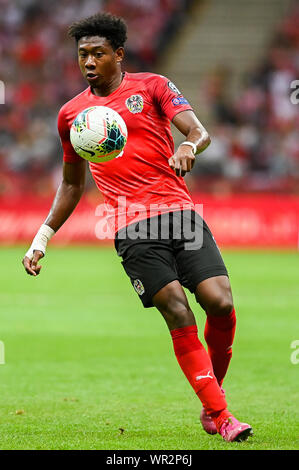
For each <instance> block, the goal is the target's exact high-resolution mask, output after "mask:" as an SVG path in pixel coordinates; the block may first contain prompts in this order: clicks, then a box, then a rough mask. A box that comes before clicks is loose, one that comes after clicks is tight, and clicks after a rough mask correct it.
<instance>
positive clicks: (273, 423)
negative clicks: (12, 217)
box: [0, 246, 299, 450]
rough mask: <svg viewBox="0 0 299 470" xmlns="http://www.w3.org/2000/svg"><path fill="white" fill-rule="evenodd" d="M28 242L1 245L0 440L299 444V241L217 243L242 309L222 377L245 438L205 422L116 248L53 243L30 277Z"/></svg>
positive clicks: (52, 444) (18, 445)
mask: <svg viewBox="0 0 299 470" xmlns="http://www.w3.org/2000/svg"><path fill="white" fill-rule="evenodd" d="M23 254H24V248H22V247H17V248H15V247H13V248H1V250H0V258H1V272H0V340H1V341H3V343H4V346H5V364H3V365H0V397H1V399H0V429H1V440H0V448H1V449H108V450H109V449H114V450H116V449H149V450H153V449H154V450H164V449H165V450H181V449H182V450H191V449H299V444H298V443H299V426H298V422H299V419H298V418H299V416H298V403H299V396H298V385H299V381H298V377H299V364H293V363H292V362H291V359H290V358H291V354H292V352H293V350H292V349H291V343H292V342H293V341H294V340H299V331H298V309H299V307H298V306H299V288H298V285H299V269H298V261H299V260H298V257H299V254H298V253H296V252H274V251H273V252H270V251H268V252H262V251H250V252H241V251H238V252H237V251H224V252H223V256H224V259H225V262H226V264H227V267H228V269H229V271H230V276H231V282H232V286H233V293H234V299H235V305H236V310H237V316H238V327H237V334H236V340H235V345H234V350H233V359H232V362H231V367H230V369H229V373H228V375H227V378H226V381H225V389H226V393H227V399H228V403H229V408H230V410H231V411H232V412H233V413H234V414H235V415H236V416H237V417H238V418H239V419H240V420H244V421H247V422H250V424H252V426H253V429H254V433H255V434H254V437H252V438H251V439H250V440H248V441H247V442H244V443H241V444H238V443H232V444H228V443H225V442H224V441H223V440H222V438H221V437H220V436H219V435H217V436H209V435H207V434H206V433H205V432H204V431H203V430H202V428H201V426H200V424H199V419H198V417H199V412H200V408H201V406H200V402H199V400H198V399H197V397H196V396H195V395H194V393H193V390H192V389H191V387H190V385H189V383H188V382H187V381H186V379H185V377H184V376H183V374H182V372H181V370H180V368H179V366H178V364H177V362H176V359H175V356H174V354H173V350H172V343H171V339H170V335H169V333H168V330H167V327H166V324H165V323H164V320H163V319H162V317H161V316H160V314H159V313H158V311H156V310H155V309H146V310H145V309H143V307H142V305H141V302H140V300H139V299H138V296H137V294H136V293H135V292H134V290H133V288H132V287H131V284H130V283H129V280H128V278H127V277H126V275H125V273H124V271H123V268H122V266H121V264H120V259H119V258H118V257H117V255H116V253H115V252H114V250H113V249H110V248H106V249H101V248H95V247H90V248H86V247H73V248H55V247H53V246H52V247H51V246H50V247H49V249H48V253H47V257H46V258H45V259H44V260H43V262H42V264H43V269H42V272H41V275H40V276H39V277H37V278H32V277H30V276H27V275H26V274H25V271H23V267H22V265H21V258H22V256H23ZM189 298H190V303H191V305H192V308H193V310H194V312H196V317H197V323H198V327H199V331H200V337H201V339H202V340H203V327H204V321H205V315H204V313H203V312H202V311H201V309H200V307H199V306H198V305H197V304H196V303H195V302H194V300H193V298H192V296H189ZM298 356H299V355H298ZM298 356H297V357H298Z"/></svg>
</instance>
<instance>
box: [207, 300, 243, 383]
mask: <svg viewBox="0 0 299 470" xmlns="http://www.w3.org/2000/svg"><path fill="white" fill-rule="evenodd" d="M235 331H236V314H235V309H233V310H232V311H231V313H230V314H229V315H223V316H214V315H209V313H208V312H207V319H206V325H205V331H204V336H205V340H206V343H207V347H208V353H209V356H210V358H211V361H212V364H213V369H214V374H215V376H216V378H217V380H218V383H219V385H220V386H222V383H223V379H224V377H225V375H226V372H227V369H228V366H229V363H230V361H231V358H232V346H233V341H234V337H235Z"/></svg>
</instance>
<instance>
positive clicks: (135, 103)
mask: <svg viewBox="0 0 299 470" xmlns="http://www.w3.org/2000/svg"><path fill="white" fill-rule="evenodd" d="M126 106H127V108H128V110H129V111H130V112H131V113H133V114H137V113H141V112H142V110H143V98H142V96H140V95H132V96H130V98H128V99H127V100H126Z"/></svg>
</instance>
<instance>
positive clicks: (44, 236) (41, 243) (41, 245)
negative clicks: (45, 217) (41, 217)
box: [25, 224, 55, 260]
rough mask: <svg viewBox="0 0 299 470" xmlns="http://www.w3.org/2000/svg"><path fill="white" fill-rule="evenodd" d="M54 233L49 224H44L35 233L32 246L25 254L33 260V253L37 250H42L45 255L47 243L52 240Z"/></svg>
mask: <svg viewBox="0 0 299 470" xmlns="http://www.w3.org/2000/svg"><path fill="white" fill-rule="evenodd" d="M54 234H55V232H54V230H53V229H52V228H51V227H49V225H45V224H43V225H42V226H41V227H40V229H39V231H38V232H37V234H36V235H35V237H34V239H33V242H32V243H31V247H30V248H29V250H28V251H27V253H26V254H25V256H27V257H28V258H29V259H30V260H32V258H33V253H34V251H35V250H39V251H42V253H43V254H44V255H45V253H46V248H47V243H48V241H49V240H51V238H52V237H53V235H54Z"/></svg>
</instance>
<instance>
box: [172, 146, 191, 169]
mask: <svg viewBox="0 0 299 470" xmlns="http://www.w3.org/2000/svg"><path fill="white" fill-rule="evenodd" d="M168 163H169V166H170V168H172V169H173V170H174V171H175V174H176V175H177V176H185V174H186V173H188V172H189V171H191V170H192V168H193V165H194V163H195V155H194V153H193V152H192V148H191V147H190V146H189V145H180V146H179V148H178V149H177V151H176V152H175V154H174V155H173V156H172V157H170V159H169V160H168Z"/></svg>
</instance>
